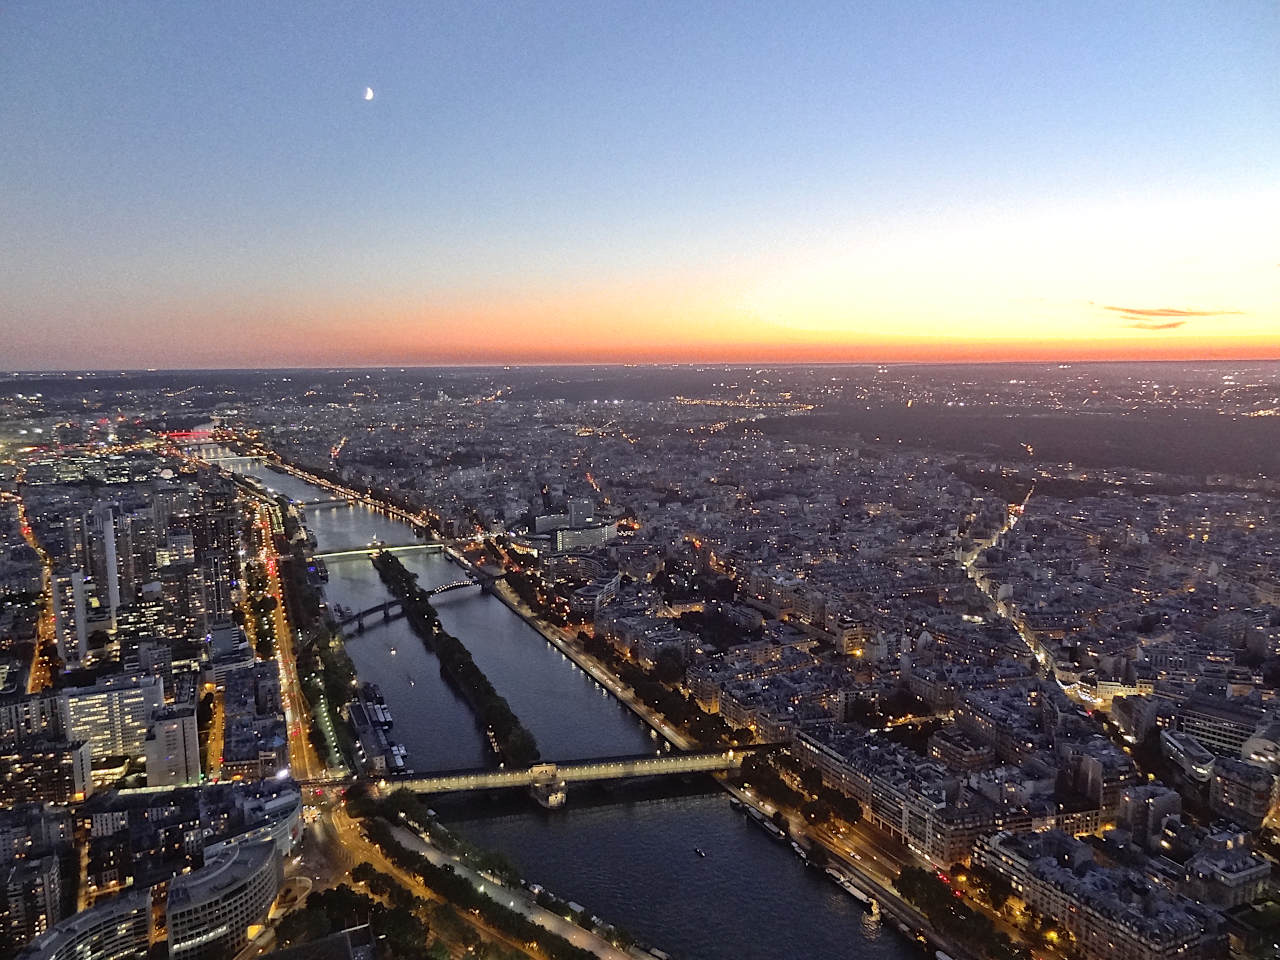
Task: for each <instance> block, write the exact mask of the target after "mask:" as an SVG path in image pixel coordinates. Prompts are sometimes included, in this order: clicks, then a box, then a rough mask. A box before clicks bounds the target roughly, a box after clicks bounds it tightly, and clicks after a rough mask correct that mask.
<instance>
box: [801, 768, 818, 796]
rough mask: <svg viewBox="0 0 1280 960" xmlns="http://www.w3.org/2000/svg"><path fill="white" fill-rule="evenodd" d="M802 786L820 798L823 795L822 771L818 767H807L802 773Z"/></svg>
mask: <svg viewBox="0 0 1280 960" xmlns="http://www.w3.org/2000/svg"><path fill="white" fill-rule="evenodd" d="M800 786H802V787H804V789H805V791H806V792H808V793H810V794H813V795H814V796H818V795H819V794H821V793H822V771H821V770H819V769H818V768H817V767H805V768H804V770H802V771H801V772H800Z"/></svg>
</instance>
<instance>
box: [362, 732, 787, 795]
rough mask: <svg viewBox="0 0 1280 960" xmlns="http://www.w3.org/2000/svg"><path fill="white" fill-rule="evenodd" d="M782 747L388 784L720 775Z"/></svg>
mask: <svg viewBox="0 0 1280 960" xmlns="http://www.w3.org/2000/svg"><path fill="white" fill-rule="evenodd" d="M780 746H782V744H776V743H762V744H753V745H751V746H747V747H735V748H733V749H732V750H704V751H698V752H695V753H673V754H664V755H662V756H654V755H652V754H638V755H635V756H626V757H603V758H601V759H598V760H573V761H570V762H568V763H535V764H534V765H533V766H531V767H528V768H526V769H523V770H489V769H479V770H448V771H444V772H442V773H433V774H431V775H429V776H424V777H407V778H405V779H403V780H400V779H397V780H394V781H387V786H388V787H391V786H393V785H394V786H395V787H403V788H404V789H406V790H412V791H413V792H414V793H428V794H429V793H466V792H471V791H476V790H504V789H510V788H516V787H538V786H543V785H548V784H557V785H559V786H561V787H563V786H565V785H567V784H570V783H588V782H591V781H599V780H630V779H634V778H637V777H663V776H674V775H680V774H686V773H720V772H722V771H725V770H736V769H737V768H738V767H740V766H742V761H743V760H744V759H746V757H747V755H748V754H751V753H754V752H757V751H760V750H773V749H777V748H778V747H780Z"/></svg>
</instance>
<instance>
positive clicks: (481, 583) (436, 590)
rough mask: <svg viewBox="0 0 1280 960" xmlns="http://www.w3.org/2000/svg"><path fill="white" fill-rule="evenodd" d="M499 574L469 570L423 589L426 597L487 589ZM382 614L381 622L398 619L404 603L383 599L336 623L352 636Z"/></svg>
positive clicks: (402, 611)
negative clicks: (472, 588)
mask: <svg viewBox="0 0 1280 960" xmlns="http://www.w3.org/2000/svg"><path fill="white" fill-rule="evenodd" d="M501 579H502V577H501V576H495V575H493V574H489V573H484V572H483V571H475V570H473V571H471V572H470V573H469V574H468V575H467V576H465V577H463V578H461V579H459V580H454V581H452V582H451V583H442V584H440V585H439V586H438V587H432V588H431V589H430V590H425V591H423V592H424V593H425V594H426V595H427V597H428V598H430V597H435V596H439V595H440V594H442V593H450V592H452V591H454V590H462V589H464V588H466V587H479V588H480V589H481V590H488V589H489V588H490V587H492V586H493V584H494V582H495V581H497V580H501ZM379 614H381V616H382V620H381V622H382V623H390V622H391V621H392V620H399V619H400V618H401V617H403V616H404V603H403V602H402V601H401V600H399V599H398V598H392V599H389V600H384V601H383V602H382V603H375V604H374V605H373V606H371V607H366V608H365V609H364V610H357V611H355V612H354V613H348V614H345V615H344V616H342V617H340V618H339V619H338V621H337V625H338V626H339V627H341V628H342V632H343V635H344V636H352V635H353V634H361V633H364V631H365V623H366V621H368V620H375V621H376V620H377V617H378V615H379Z"/></svg>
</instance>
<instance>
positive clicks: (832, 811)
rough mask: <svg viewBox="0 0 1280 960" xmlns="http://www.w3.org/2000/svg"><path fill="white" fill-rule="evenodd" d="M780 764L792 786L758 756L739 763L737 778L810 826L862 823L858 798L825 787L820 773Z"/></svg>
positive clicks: (789, 760)
mask: <svg viewBox="0 0 1280 960" xmlns="http://www.w3.org/2000/svg"><path fill="white" fill-rule="evenodd" d="M779 762H781V763H784V764H787V765H788V766H787V773H788V774H789V775H790V781H791V782H788V778H787V777H784V776H783V773H782V772H781V771H779V770H778V768H777V767H776V766H775V765H774V761H773V759H772V758H771V757H770V756H768V755H766V754H762V753H757V754H755V755H753V756H750V757H747V759H746V760H744V761H743V762H742V770H741V771H740V775H741V777H742V781H743V783H749V784H750V785H751V789H753V790H755V791H756V792H757V793H759V794H761V795H762V796H764V797H766V798H768V799H769V800H770V801H771V802H772V803H773V804H774V806H778V807H788V808H790V809H792V810H798V811H800V815H801V816H803V817H804V818H805V820H806V821H808V822H809V823H811V824H815V825H817V824H823V823H829V822H830V821H832V820H835V819H839V820H843V821H844V822H845V823H847V824H850V825H853V824H855V823H858V822H859V821H861V820H862V804H860V803H859V802H858V800H857V798H856V797H851V796H849V795H848V794H846V793H845V792H844V791H842V790H837V789H836V788H835V787H830V786H827V784H825V783H824V782H823V780H822V772H821V771H820V770H818V769H817V768H816V767H809V766H801V765H799V764H798V763H796V761H795V760H794V758H790V757H785V758H781V759H780V760H779ZM792 783H796V784H797V786H793V785H792Z"/></svg>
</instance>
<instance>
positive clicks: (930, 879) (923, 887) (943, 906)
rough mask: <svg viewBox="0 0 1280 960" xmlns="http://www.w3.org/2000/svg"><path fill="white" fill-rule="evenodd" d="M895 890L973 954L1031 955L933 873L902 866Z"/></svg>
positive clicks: (997, 957)
mask: <svg viewBox="0 0 1280 960" xmlns="http://www.w3.org/2000/svg"><path fill="white" fill-rule="evenodd" d="M896 886H897V888H898V892H899V893H900V894H902V896H903V897H904V898H905V899H906V900H907V901H908V902H909V903H911V904H912V905H914V906H915V907H916V908H917V909H918V910H919V911H920V912H921V913H923V914H924V915H925V916H926V917H928V918H929V922H930V923H931V924H933V925H934V926H935V927H937V928H938V929H939V930H941V931H942V932H943V933H945V934H947V935H948V936H951V937H955V938H956V939H957V940H959V941H960V942H961V943H963V944H965V945H966V946H968V947H970V948H971V949H972V950H973V952H974V953H976V954H978V955H980V956H983V957H990V958H992V960H1031V954H1030V953H1029V952H1028V951H1027V950H1026V949H1025V948H1023V947H1020V946H1018V945H1017V944H1015V943H1014V942H1013V941H1012V940H1010V939H1009V935H1008V934H1006V933H1004V932H1003V931H1000V930H997V929H996V927H995V924H994V923H993V922H992V920H991V918H990V917H988V916H987V915H986V914H985V913H979V912H978V911H976V910H974V909H972V908H971V907H969V906H967V905H966V904H965V903H964V902H963V901H962V900H961V899H960V894H959V892H958V891H956V890H953V889H952V888H951V886H950V885H949V884H947V883H944V882H943V880H942V879H941V878H940V877H939V876H938V875H937V874H935V873H931V872H930V871H928V870H922V869H921V868H919V867H904V868H903V870H902V873H900V874H899V875H898V881H897V883H896Z"/></svg>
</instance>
